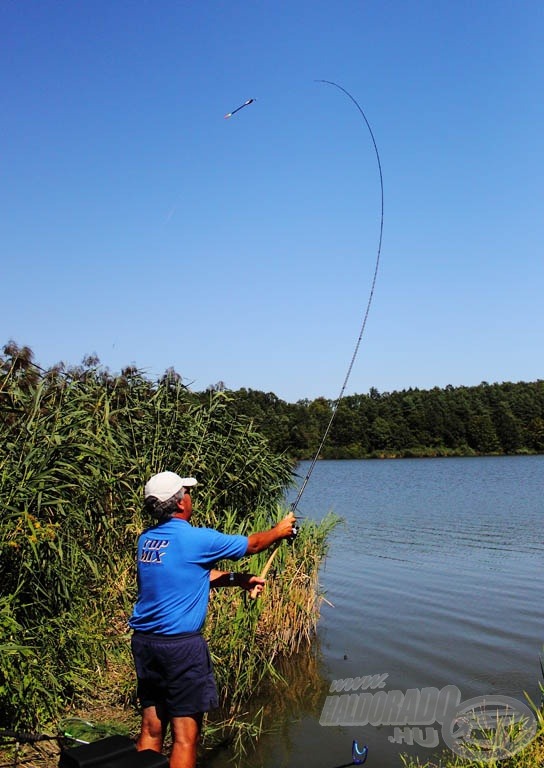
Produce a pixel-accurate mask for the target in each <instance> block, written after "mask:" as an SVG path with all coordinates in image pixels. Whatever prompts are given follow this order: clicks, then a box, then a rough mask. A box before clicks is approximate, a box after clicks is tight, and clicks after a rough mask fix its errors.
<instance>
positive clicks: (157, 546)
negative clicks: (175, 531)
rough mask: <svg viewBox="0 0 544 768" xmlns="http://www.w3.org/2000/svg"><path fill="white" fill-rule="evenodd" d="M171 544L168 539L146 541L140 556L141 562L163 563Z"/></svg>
mask: <svg viewBox="0 0 544 768" xmlns="http://www.w3.org/2000/svg"><path fill="white" fill-rule="evenodd" d="M169 544H170V542H169V541H168V540H166V539H146V540H145V542H144V546H143V548H142V552H141V554H140V562H141V563H159V564H160V563H162V558H163V557H164V556H165V554H166V548H167V547H168V545H169Z"/></svg>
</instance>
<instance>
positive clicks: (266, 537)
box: [246, 512, 296, 555]
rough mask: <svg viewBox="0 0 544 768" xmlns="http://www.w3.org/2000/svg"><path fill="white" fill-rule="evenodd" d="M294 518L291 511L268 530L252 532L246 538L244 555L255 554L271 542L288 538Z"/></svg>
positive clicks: (292, 527) (291, 532) (293, 524)
mask: <svg viewBox="0 0 544 768" xmlns="http://www.w3.org/2000/svg"><path fill="white" fill-rule="evenodd" d="M295 523H296V518H295V516H294V514H293V513H292V512H289V514H288V515H286V516H285V517H284V518H283V520H280V522H279V523H276V525H275V526H274V527H273V528H270V530H268V531H261V532H260V533H252V534H251V535H250V536H249V537H248V540H247V550H246V555H255V554H257V552H262V551H263V550H264V549H268V547H271V546H272V544H275V543H276V542H277V541H281V540H282V539H288V538H289V536H292V535H293V530H294V527H295Z"/></svg>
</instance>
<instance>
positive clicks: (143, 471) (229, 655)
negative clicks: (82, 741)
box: [0, 345, 333, 730]
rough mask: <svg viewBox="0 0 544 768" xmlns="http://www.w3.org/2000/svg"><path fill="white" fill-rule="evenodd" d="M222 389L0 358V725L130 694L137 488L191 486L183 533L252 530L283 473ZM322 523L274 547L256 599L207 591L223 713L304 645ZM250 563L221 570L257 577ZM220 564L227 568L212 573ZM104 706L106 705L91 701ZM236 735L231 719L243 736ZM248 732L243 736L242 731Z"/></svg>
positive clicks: (287, 477)
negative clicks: (177, 476)
mask: <svg viewBox="0 0 544 768" xmlns="http://www.w3.org/2000/svg"><path fill="white" fill-rule="evenodd" d="M228 403H229V395H228V393H223V392H214V393H211V394H210V395H209V398H208V399H207V400H206V402H204V403H202V402H201V401H200V400H199V399H198V398H197V397H196V396H195V395H194V394H193V393H191V392H190V391H189V390H188V389H187V388H186V387H184V386H183V384H182V382H181V380H180V378H179V377H178V376H176V375H175V374H173V373H171V372H170V373H168V374H167V375H165V376H164V377H163V378H162V379H161V380H160V381H158V382H151V381H149V380H148V379H147V378H146V377H145V376H144V375H143V374H142V373H141V372H140V371H138V370H135V369H130V370H128V369H127V370H126V371H124V372H123V374H122V375H120V376H116V377H113V376H111V375H110V374H109V373H108V372H107V371H103V370H102V369H101V368H100V367H97V366H96V365H95V364H94V363H92V362H90V363H88V364H87V365H84V366H81V367H79V368H77V369H70V370H67V371H65V370H51V371H47V372H43V371H40V370H38V369H37V368H36V367H35V366H33V364H32V360H31V354H30V352H29V350H25V349H23V350H19V349H18V348H16V347H15V346H14V345H12V346H11V347H9V348H5V350H4V357H0V498H1V499H2V506H1V508H0V509H1V517H0V651H1V653H0V724H2V725H3V726H11V727H21V726H22V727H25V728H27V729H28V728H30V727H34V726H37V725H38V724H39V723H40V722H42V723H43V722H44V721H55V720H58V718H59V717H60V716H61V714H62V713H64V712H65V711H66V710H67V709H68V708H69V707H74V706H76V705H79V706H80V707H81V706H85V702H86V701H88V700H90V699H91V698H94V697H96V696H97V693H98V692H99V691H100V692H101V695H102V697H107V700H109V701H111V702H113V703H117V704H119V703H120V704H127V703H129V704H130V703H132V702H133V700H134V677H133V672H132V663H131V658H130V649H129V632H128V626H127V623H126V622H127V618H128V615H129V614H130V610H131V607H132V604H133V601H134V598H135V567H134V565H135V564H134V552H135V543H136V537H137V535H138V533H139V532H140V531H141V530H142V529H143V528H144V527H145V525H146V524H148V523H149V522H150V521H148V520H146V519H145V518H144V517H143V514H142V503H141V502H142V487H143V484H144V482H145V480H146V479H147V477H149V475H150V474H152V473H154V472H157V471H161V470H164V469H171V470H173V471H179V472H181V473H182V474H186V473H190V474H194V475H196V476H197V477H198V478H199V486H198V488H197V491H196V493H195V496H194V508H195V515H194V522H195V524H196V525H206V526H210V527H217V528H219V529H221V530H223V531H225V532H227V533H234V532H242V533H250V532H251V531H254V530H260V529H262V528H264V527H267V526H268V525H271V524H273V522H274V521H275V520H276V519H278V516H280V515H283V514H285V513H286V510H283V509H281V508H279V507H278V502H279V501H280V500H281V498H282V497H283V494H284V492H285V490H286V489H287V487H288V486H289V484H290V482H291V478H292V471H291V470H292V468H291V465H290V462H289V461H288V459H287V458H286V457H284V456H278V455H275V454H273V453H272V452H271V451H270V449H269V448H268V444H267V442H266V440H265V439H264V438H263V437H262V435H261V434H260V433H259V432H258V431H257V430H256V429H255V428H254V426H253V424H252V422H251V420H249V419H247V418H242V417H240V418H238V419H233V418H232V416H231V415H229V411H228ZM332 525H333V521H328V522H326V523H324V524H323V525H321V526H320V525H311V526H310V525H309V526H303V528H302V530H301V532H300V534H299V537H297V540H296V542H295V544H294V545H293V546H289V545H287V544H282V545H281V551H280V552H279V553H278V556H277V560H276V562H275V564H274V569H273V571H272V573H271V574H270V577H269V579H268V582H267V587H266V590H265V593H264V594H263V596H262V597H261V598H259V599H258V600H257V601H254V602H253V601H251V600H249V598H248V596H246V595H245V594H241V593H240V591H239V590H218V591H217V592H216V594H214V595H213V597H212V601H211V607H210V615H209V620H208V622H207V626H206V632H207V634H208V636H209V638H210V644H211V648H212V653H213V656H214V659H215V661H216V670H217V677H218V682H219V686H220V690H221V699H222V702H223V705H224V708H223V714H225V716H226V717H227V718H228V717H231V718H233V717H235V715H236V714H237V713H240V712H242V711H243V709H244V702H245V701H247V698H248V697H249V696H250V695H251V694H253V693H254V692H255V690H256V688H257V687H258V686H260V685H261V684H262V683H263V681H264V680H268V679H270V678H271V676H272V677H273V676H274V674H275V664H274V662H275V659H276V657H277V656H278V655H286V654H290V653H294V652H296V651H297V650H298V649H299V648H300V647H301V646H303V645H304V644H306V643H308V642H309V641H310V640H311V638H312V636H313V633H314V631H315V625H316V621H317V617H318V614H319V603H320V594H319V585H318V581H317V570H318V567H319V563H320V562H321V559H322V558H323V556H324V554H325V552H326V539H327V534H328V532H329V531H330V528H331V526H332ZM266 556H267V555H266V553H263V554H262V555H261V556H259V557H255V558H249V559H248V560H247V561H246V562H243V563H240V564H238V565H237V567H238V568H239V569H244V570H250V571H252V572H254V573H259V571H260V569H261V568H262V565H263V563H264V561H265V560H266ZM227 567H230V566H227ZM104 700H106V699H104ZM244 727H246V728H249V729H250V726H248V725H247V724H246V726H244ZM250 730H251V729H250Z"/></svg>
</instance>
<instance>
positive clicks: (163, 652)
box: [131, 632, 218, 717]
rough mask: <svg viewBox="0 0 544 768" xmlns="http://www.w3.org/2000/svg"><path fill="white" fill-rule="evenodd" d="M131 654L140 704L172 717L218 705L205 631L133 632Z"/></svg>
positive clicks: (199, 711)
mask: <svg viewBox="0 0 544 768" xmlns="http://www.w3.org/2000/svg"><path fill="white" fill-rule="evenodd" d="M131 644H132V655H133V657H134V664H135V666H136V675H137V678H138V699H139V700H140V705H141V706H142V707H143V708H145V707H151V706H155V707H157V709H158V710H160V711H164V712H165V714H166V715H168V716H169V717H185V716H187V715H197V714H199V713H202V712H208V711H209V710H210V709H215V708H216V707H217V706H218V698H217V688H216V686H215V679H214V676H213V669H212V662H211V659H210V652H209V650H208V645H207V643H206V641H205V640H204V638H203V637H202V635H200V634H197V633H194V634H187V635H176V636H172V637H169V636H167V635H151V634H145V633H141V632H134V634H133V635H132V643H131Z"/></svg>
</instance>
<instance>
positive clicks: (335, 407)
mask: <svg viewBox="0 0 544 768" xmlns="http://www.w3.org/2000/svg"><path fill="white" fill-rule="evenodd" d="M316 82H317V83H326V84H327V85H333V86H334V87H335V88H338V89H339V90H340V91H342V92H343V93H345V94H346V96H347V97H348V98H349V99H351V101H352V102H353V103H354V104H355V106H356V107H357V109H358V110H359V112H360V113H361V115H362V116H363V120H364V121H365V123H366V127H367V128H368V130H369V133H370V137H371V139H372V144H373V145H374V152H375V153H376V160H377V163H378V171H379V175H380V197H381V207H380V236H379V239H378V250H377V253H376V261H375V264H374V274H373V276H372V283H371V286H370V293H369V296H368V301H367V304H366V308H365V312H364V315H363V320H362V323H361V327H360V329H359V336H358V337H357V342H356V344H355V348H354V350H353V354H352V357H351V360H350V363H349V366H348V369H347V372H346V375H345V378H344V381H343V384H342V387H341V389H340V393H339V395H338V397H337V398H336V401H335V402H334V404H333V407H332V412H331V417H330V419H329V422H328V424H327V426H326V428H325V431H324V433H323V437H322V438H321V442H320V443H319V446H318V449H317V451H316V452H315V456H314V457H313V459H312V461H311V463H310V467H309V469H308V472H307V473H306V476H305V478H304V480H303V482H302V485H301V486H300V489H299V492H298V494H297V497H296V499H295V500H294V501H293V502H292V503H291V505H290V509H291V512H295V511H296V509H297V507H298V504H299V502H300V499H301V498H302V494H303V493H304V491H305V489H306V486H307V485H308V481H309V480H310V477H311V475H312V472H313V471H314V467H315V465H316V463H317V461H318V459H319V457H320V455H321V451H322V450H323V446H324V445H325V441H326V440H327V437H328V435H329V432H330V430H331V427H332V423H333V421H334V417H335V416H336V412H337V410H338V406H339V404H340V401H341V400H342V398H343V397H344V392H345V391H346V387H347V385H348V381H349V378H350V376H351V372H352V370H353V366H354V364H355V359H356V357H357V354H358V352H359V347H360V346H361V340H362V338H363V334H364V332H365V328H366V323H367V320H368V315H369V312H370V307H371V305H372V300H373V298H374V289H375V288H376V280H377V278H378V270H379V267H380V257H381V252H382V239H383V174H382V164H381V161H380V153H379V152H378V146H377V144H376V139H375V138H374V133H373V131H372V128H371V127H370V123H369V122H368V120H367V117H366V115H365V113H364V112H363V110H362V108H361V105H360V104H359V102H358V101H357V100H356V99H355V98H354V97H353V96H352V95H351V93H350V92H349V91H347V90H346V89H345V88H343V87H342V86H341V85H338V83H334V82H332V81H331V80H316Z"/></svg>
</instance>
